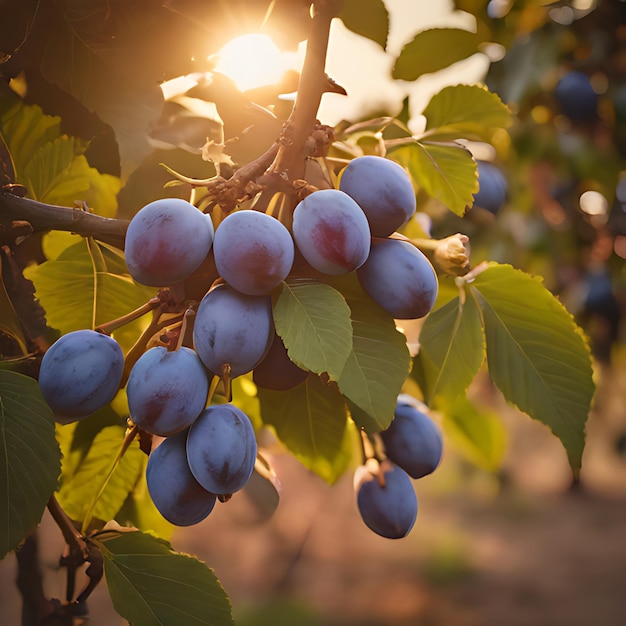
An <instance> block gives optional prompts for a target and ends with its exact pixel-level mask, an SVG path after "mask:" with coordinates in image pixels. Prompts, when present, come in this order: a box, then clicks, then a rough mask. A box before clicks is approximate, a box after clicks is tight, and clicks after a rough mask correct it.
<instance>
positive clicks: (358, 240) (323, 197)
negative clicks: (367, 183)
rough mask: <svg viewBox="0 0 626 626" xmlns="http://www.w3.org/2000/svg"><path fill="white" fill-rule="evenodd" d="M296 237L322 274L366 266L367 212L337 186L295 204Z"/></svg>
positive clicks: (300, 246)
mask: <svg viewBox="0 0 626 626" xmlns="http://www.w3.org/2000/svg"><path fill="white" fill-rule="evenodd" d="M293 237H294V239H295V240H296V244H297V246H298V249H299V250H300V252H301V253H302V256H303V257H304V258H305V259H306V260H307V262H308V263H310V265H311V266H313V267H314V268H315V269H316V270H318V271H319V272H322V273H323V274H331V275H338V274H345V273H347V272H351V271H352V270H355V269H356V268H357V267H360V266H361V265H363V263H364V262H365V259H367V255H368V254H369V251H370V239H371V234H370V229H369V224H368V222H367V218H366V217H365V213H363V210H362V209H361V208H360V207H359V205H358V204H357V203H356V202H355V201H354V200H353V199H352V198H351V197H350V196H349V195H347V194H345V193H343V192H342V191H338V190H337V189H322V190H320V191H316V192H315V193H312V194H311V195H309V196H307V197H306V198H305V199H304V200H302V202H300V203H299V204H298V206H296V208H295V211H294V213H293Z"/></svg>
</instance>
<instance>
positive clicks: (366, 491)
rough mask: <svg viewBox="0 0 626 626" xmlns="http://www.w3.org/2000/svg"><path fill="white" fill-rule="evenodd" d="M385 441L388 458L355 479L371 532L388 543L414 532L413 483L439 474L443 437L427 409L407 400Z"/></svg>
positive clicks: (359, 472)
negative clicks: (386, 539) (436, 472)
mask: <svg viewBox="0 0 626 626" xmlns="http://www.w3.org/2000/svg"><path fill="white" fill-rule="evenodd" d="M380 438H381V440H382V444H383V449H384V454H385V457H386V458H385V459H384V460H382V461H381V462H376V463H373V464H370V463H366V464H364V465H361V466H359V467H358V468H357V470H356V472H355V474H354V489H355V491H356V494H357V506H358V510H359V513H360V515H361V518H362V519H363V521H364V522H365V524H366V525H367V526H368V528H370V529H371V530H373V531H374V532H375V533H376V534H378V535H381V536H382V537H387V538H388V539H400V538H402V537H406V535H407V534H408V533H409V532H410V531H411V529H412V528H413V524H414V523H415V520H416V518H417V496H416V495H415V490H414V488H413V482H412V480H411V479H412V478H413V479H418V478H423V477H424V476H427V475H428V474H432V472H434V471H435V469H437V467H438V466H439V463H440V461H441V454H442V450H443V443H442V437H441V432H440V431H439V428H438V427H437V425H436V424H435V422H434V421H433V420H432V419H431V418H430V416H429V415H428V410H427V407H426V406H425V405H423V404H421V403H420V402H419V401H417V400H415V399H414V398H412V397H411V396H408V395H406V394H401V395H400V396H398V401H397V403H396V409H395V412H394V416H393V420H392V421H391V424H390V425H389V427H388V428H387V429H386V430H384V431H382V432H381V433H380ZM372 465H373V466H372Z"/></svg>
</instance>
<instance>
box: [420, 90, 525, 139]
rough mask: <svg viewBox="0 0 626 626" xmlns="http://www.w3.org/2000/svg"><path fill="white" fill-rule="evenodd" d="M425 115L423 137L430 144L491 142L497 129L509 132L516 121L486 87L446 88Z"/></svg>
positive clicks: (431, 102) (438, 94) (436, 95)
mask: <svg viewBox="0 0 626 626" xmlns="http://www.w3.org/2000/svg"><path fill="white" fill-rule="evenodd" d="M422 114H423V115H424V116H425V117H426V131H425V133H424V135H423V137H428V139H429V140H430V141H450V140H457V139H475V140H483V141H491V138H492V136H493V133H494V131H495V130H496V129H500V128H508V127H509V126H510V125H511V123H512V121H513V120H512V117H511V112H510V111H509V109H508V108H507V106H506V105H505V104H504V103H503V102H502V100H500V98H499V97H498V96H497V95H496V94H495V93H492V92H490V91H489V90H488V89H487V88H486V87H484V86H482V85H452V86H449V87H444V89H442V90H441V91H440V92H439V93H437V94H435V95H434V96H433V97H432V98H431V99H430V102H429V103H428V105H427V106H426V108H425V109H424V111H423V113H422Z"/></svg>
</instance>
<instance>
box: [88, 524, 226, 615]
mask: <svg viewBox="0 0 626 626" xmlns="http://www.w3.org/2000/svg"><path fill="white" fill-rule="evenodd" d="M90 541H91V542H92V543H94V544H95V545H96V546H97V547H99V548H100V550H101V551H102V555H103V557H104V575H105V577H106V581H107V587H108V588H109V593H110V594H111V600H112V601H113V606H114V607H115V610H116V611H117V612H118V613H119V614H120V615H121V616H122V617H124V618H125V619H127V620H128V621H129V622H130V624H131V626H179V625H180V624H185V626H232V624H233V618H232V611H231V606H230V602H229V600H228V596H227V595H226V592H225V591H224V589H223V587H222V586H221V584H220V582H219V581H218V579H217V577H216V576H215V574H214V573H213V571H212V570H210V569H209V568H208V567H207V566H206V565H205V564H204V563H202V561H200V560H198V559H196V558H194V557H191V556H188V555H186V554H181V553H179V552H174V551H173V550H172V547H171V546H170V544H169V543H167V542H165V541H163V540H161V539H157V538H156V537H153V536H151V535H148V534H145V533H142V532H138V531H130V532H114V531H107V532H102V533H99V534H97V535H96V536H95V537H93V538H92V539H91V540H90Z"/></svg>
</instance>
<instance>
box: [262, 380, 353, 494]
mask: <svg viewBox="0 0 626 626" xmlns="http://www.w3.org/2000/svg"><path fill="white" fill-rule="evenodd" d="M258 394H259V400H260V401H261V414H262V417H263V422H264V423H265V424H268V425H270V426H272V427H273V428H274V430H275V431H276V435H277V436H278V438H279V439H280V440H281V441H282V442H283V444H284V445H285V446H286V447H287V448H288V450H289V451H290V452H291V453H292V454H293V455H294V456H295V457H296V458H297V459H299V460H300V462H301V463H302V464H303V465H304V466H305V467H308V468H309V469H310V470H312V471H314V472H315V473H316V474H318V475H319V476H321V477H322V478H323V479H324V480H325V481H326V482H328V483H331V484H332V483H333V482H335V481H336V480H337V478H338V477H339V476H340V475H341V474H342V473H343V471H344V470H345V469H346V467H347V465H348V463H349V462H350V458H351V456H352V443H351V439H350V437H349V434H348V429H347V423H348V419H347V413H346V406H345V400H344V398H343V396H342V395H341V394H340V393H339V391H338V390H337V388H336V386H335V385H332V384H330V385H325V384H323V383H322V382H321V381H320V379H319V378H318V377H317V376H309V377H308V378H307V379H306V380H305V381H304V382H303V383H301V384H299V385H297V386H296V387H294V388H293V389H290V390H288V391H270V390H268V389H262V388H260V387H259V390H258Z"/></svg>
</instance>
